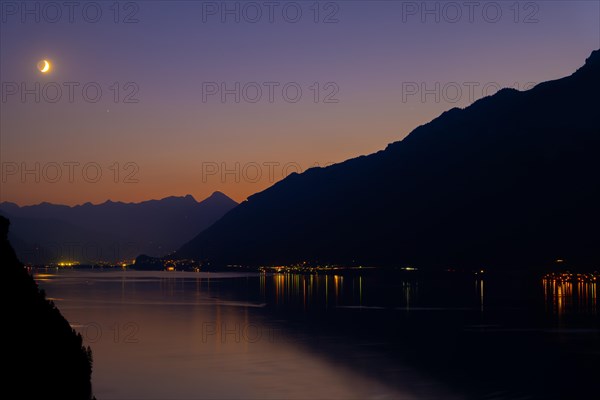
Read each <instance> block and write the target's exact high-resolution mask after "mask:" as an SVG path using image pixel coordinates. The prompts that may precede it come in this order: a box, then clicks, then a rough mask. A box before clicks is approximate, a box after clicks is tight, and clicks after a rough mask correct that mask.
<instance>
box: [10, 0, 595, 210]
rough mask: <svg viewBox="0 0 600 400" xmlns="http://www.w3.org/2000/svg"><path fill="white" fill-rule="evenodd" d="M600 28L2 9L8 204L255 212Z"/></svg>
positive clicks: (332, 10) (273, 13) (502, 16)
mask: <svg viewBox="0 0 600 400" xmlns="http://www.w3.org/2000/svg"><path fill="white" fill-rule="evenodd" d="M67 3H68V2H67ZM24 4H25V5H24ZM47 4H50V5H47ZM115 4H116V5H115ZM25 7H27V9H25ZM36 19H37V20H36ZM236 19H238V20H239V21H238V22H236ZM436 19H438V22H436ZM54 20H57V21H54ZM125 20H126V21H127V22H129V23H124V21H125ZM115 21H118V23H117V22H115ZM599 21H600V2H598V1H568V2H567V1H564V2H563V1H534V2H527V1H520V2H515V1H497V2H489V1H479V2H461V1H459V2H433V1H430V2H421V1H419V2H410V1H408V2H407V1H375V0H368V1H367V0H364V1H363V0H358V1H348V0H346V1H334V2H327V1H320V2H315V1H313V0H310V1H295V2H287V1H277V2H268V1H264V2H263V1H258V2H240V1H238V2H235V1H228V2H203V1H137V2H120V3H115V2H113V1H97V2H86V1H81V2H77V5H74V6H72V7H71V6H67V5H65V3H64V2H62V1H60V2H55V3H54V2H52V3H46V2H37V1H36V2H33V1H32V2H25V3H23V2H20V1H19V2H13V1H1V2H0V22H1V25H0V81H1V82H2V87H1V92H2V93H1V99H0V100H1V103H0V160H1V164H2V182H1V191H0V201H12V202H16V203H18V204H20V205H28V204H37V203H39V202H42V201H49V202H53V203H63V204H70V205H73V204H81V203H84V202H87V201H90V202H92V203H101V202H104V201H106V200H108V199H111V200H114V201H126V202H129V201H142V200H147V199H156V198H162V197H166V196H171V195H176V196H181V195H185V194H192V195H193V196H194V197H196V199H198V200H201V199H203V198H205V197H207V196H208V195H210V194H211V193H212V192H213V191H215V190H220V191H223V192H224V193H226V194H227V195H229V196H230V197H232V198H234V199H235V200H237V201H241V200H244V199H245V198H246V197H247V196H249V195H251V194H253V193H256V192H258V191H261V190H263V189H265V188H266V187H268V186H270V185H271V184H272V183H273V182H274V181H277V180H280V179H281V178H282V177H283V176H284V175H285V174H286V173H291V172H293V171H297V170H298V169H302V170H304V169H307V168H309V167H311V166H314V165H321V166H323V165H326V164H328V163H332V162H339V161H343V160H345V159H348V158H351V157H356V156H359V155H362V154H368V153H372V152H375V151H378V150H380V149H383V148H385V146H386V145H387V144H388V143H390V142H393V141H397V140H400V139H402V138H403V137H404V136H406V135H407V134H408V133H410V131H411V130H412V129H414V128H415V127H417V126H418V125H421V124H423V123H426V122H428V121H430V120H431V119H433V118H435V117H436V116H438V115H439V114H440V113H442V112H443V111H445V110H447V109H449V108H452V107H456V106H458V107H464V106H467V105H469V104H470V103H472V102H473V100H476V99H478V98H481V97H482V96H484V95H486V94H493V93H494V92H495V91H496V90H497V88H498V87H515V88H519V89H523V88H527V87H530V86H532V85H533V84H535V83H537V82H541V81H545V80H550V79H556V78H560V77H562V76H565V75H569V74H570V73H572V72H574V71H575V70H576V69H577V68H578V67H580V66H581V65H582V64H583V63H584V60H585V58H586V57H587V56H589V54H590V53H591V51H592V50H594V49H598V48H600V26H599V24H600V22H599ZM42 59H47V60H49V61H50V62H51V63H52V69H51V70H50V72H49V73H47V74H42V73H41V72H40V71H39V70H38V69H37V63H38V61H40V60H42ZM84 88H85V89H84ZM98 90H99V91H100V94H101V97H99V98H96V97H97V94H98V93H99V92H98ZM424 91H425V92H424ZM236 171H237V172H236ZM100 174H101V175H100ZM36 180H37V182H36Z"/></svg>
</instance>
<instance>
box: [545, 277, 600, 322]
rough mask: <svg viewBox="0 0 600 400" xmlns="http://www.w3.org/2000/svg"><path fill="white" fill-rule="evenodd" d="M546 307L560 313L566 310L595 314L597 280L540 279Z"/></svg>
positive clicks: (596, 309)
mask: <svg viewBox="0 0 600 400" xmlns="http://www.w3.org/2000/svg"><path fill="white" fill-rule="evenodd" d="M542 284H543V287H544V302H545V304H546V309H547V310H549V311H550V312H552V313H555V314H558V315H561V314H565V313H566V312H583V313H590V314H596V313H597V311H598V308H597V307H598V298H597V282H596V281H595V280H594V281H584V280H579V279H574V280H563V279H560V278H551V277H548V278H544V279H542Z"/></svg>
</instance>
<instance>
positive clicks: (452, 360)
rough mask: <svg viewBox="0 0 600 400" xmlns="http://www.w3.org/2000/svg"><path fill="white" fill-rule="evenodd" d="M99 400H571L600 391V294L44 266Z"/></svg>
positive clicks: (356, 278) (508, 282)
mask: <svg viewBox="0 0 600 400" xmlns="http://www.w3.org/2000/svg"><path fill="white" fill-rule="evenodd" d="M34 276H35V278H36V280H37V281H38V283H39V284H40V285H41V287H42V288H43V289H45V290H46V293H47V295H48V297H49V298H52V299H53V300H54V302H55V303H56V304H57V305H58V307H59V308H60V310H61V311H62V313H63V314H64V315H65V317H66V318H67V319H68V320H69V322H70V323H71V324H72V326H73V327H74V328H75V329H76V330H77V331H79V332H80V333H81V334H82V335H83V337H84V340H85V342H86V344H88V345H90V346H91V347H92V350H93V356H94V371H93V385H94V393H95V394H96V396H97V397H98V399H200V398H211V399H213V398H221V399H231V398H251V399H258V398H273V399H275V398H277V399H280V398H302V399H304V398H315V399H334V398H339V399H351V398H356V399H365V398H377V399H386V398H389V399H403V398H406V399H412V398H431V399H434V398H435V399H438V398H515V399H516V398H565V397H572V396H584V395H586V394H588V393H593V392H591V391H592V390H597V389H599V388H600V387H599V385H598V379H597V376H598V373H599V372H600V370H599V369H598V368H599V367H598V365H600V364H599V362H600V324H599V322H600V319H599V307H598V297H597V286H596V285H597V284H596V282H578V283H568V282H557V281H554V280H543V279H541V278H523V277H520V278H517V277H508V276H503V277H499V276H490V277H487V276H486V277H485V278H483V277H482V276H470V275H468V276H465V275H460V276H454V275H452V274H448V276H435V277H432V276H423V275H417V274H410V273H383V272H377V271H366V272H364V273H356V272H353V273H344V274H318V275H316V274H315V275H301V274H254V273H249V274H241V273H207V272H200V273H191V272H142V271H123V272H96V271H84V270H78V271H69V270H65V271H62V270H61V271H56V270H52V269H50V270H37V271H36V272H35V274H34Z"/></svg>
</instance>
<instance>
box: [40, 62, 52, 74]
mask: <svg viewBox="0 0 600 400" xmlns="http://www.w3.org/2000/svg"><path fill="white" fill-rule="evenodd" d="M38 69H39V70H40V72H43V73H46V72H48V71H49V70H50V63H49V62H48V60H42V61H40V62H39V63H38Z"/></svg>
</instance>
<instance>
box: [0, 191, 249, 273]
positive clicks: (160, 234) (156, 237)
mask: <svg viewBox="0 0 600 400" xmlns="http://www.w3.org/2000/svg"><path fill="white" fill-rule="evenodd" d="M236 205H237V203H236V202H235V201H233V200H232V199H230V198H229V197H227V196H226V195H224V194H223V193H221V192H215V193H213V194H212V195H211V196H210V197H208V198H207V199H205V200H203V201H201V202H197V201H196V200H195V199H194V198H193V197H192V196H191V195H187V196H185V197H167V198H165V199H162V200H151V201H144V202H141V203H121V202H112V201H107V202H105V203H103V204H98V205H93V204H91V203H86V204H83V205H78V206H74V207H69V206H64V205H55V204H50V203H41V204H39V205H35V206H26V207H19V206H18V205H16V204H14V203H7V202H4V203H0V215H3V216H5V217H7V218H9V219H10V220H11V226H12V229H11V232H10V234H9V235H10V236H9V238H10V241H11V243H13V245H14V247H15V250H16V252H17V254H18V255H19V257H20V258H21V260H22V261H23V262H26V263H47V262H56V261H79V262H96V261H107V262H117V261H119V260H122V259H132V258H135V257H136V256H137V255H139V254H140V253H144V254H148V255H154V256H158V255H164V254H167V253H170V252H172V251H174V250H176V249H177V248H178V247H179V246H181V243H184V242H186V241H188V240H190V239H191V238H193V237H194V235H196V234H197V233H198V232H200V231H202V230H204V229H206V228H207V227H209V226H210V225H211V224H213V223H214V222H215V221H217V220H218V219H219V218H221V217H222V216H223V215H224V214H225V213H227V212H228V211H229V210H231V209H232V208H234V207H235V206H236Z"/></svg>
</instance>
